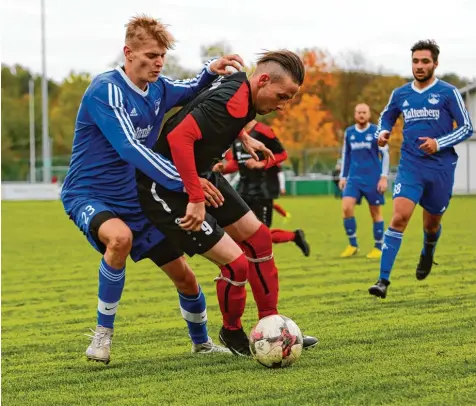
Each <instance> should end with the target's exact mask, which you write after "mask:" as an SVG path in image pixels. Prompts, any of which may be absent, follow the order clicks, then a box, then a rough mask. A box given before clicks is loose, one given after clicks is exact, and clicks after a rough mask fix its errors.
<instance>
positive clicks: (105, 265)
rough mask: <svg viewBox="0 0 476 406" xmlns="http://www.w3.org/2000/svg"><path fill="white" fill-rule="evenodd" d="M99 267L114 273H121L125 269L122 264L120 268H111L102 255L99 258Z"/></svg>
mask: <svg viewBox="0 0 476 406" xmlns="http://www.w3.org/2000/svg"><path fill="white" fill-rule="evenodd" d="M100 267H101V268H102V269H105V270H106V271H107V272H112V273H114V274H118V273H121V272H124V271H125V270H126V267H125V266H123V267H122V268H121V269H116V268H113V267H112V266H111V265H108V263H107V262H106V260H105V259H104V257H102V259H101V265H100Z"/></svg>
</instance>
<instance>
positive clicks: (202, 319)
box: [178, 287, 208, 344]
mask: <svg viewBox="0 0 476 406" xmlns="http://www.w3.org/2000/svg"><path fill="white" fill-rule="evenodd" d="M198 289H199V292H198V294H197V295H184V294H183V293H180V292H178V295H179V302H180V311H181V312H182V317H183V318H184V319H185V321H186V322H187V326H188V333H189V335H190V338H191V339H192V341H193V342H194V343H195V344H202V343H206V342H207V341H208V329H207V302H206V300H205V295H204V293H203V292H202V289H201V288H200V287H198Z"/></svg>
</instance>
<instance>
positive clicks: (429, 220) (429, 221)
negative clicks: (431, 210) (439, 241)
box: [423, 216, 441, 234]
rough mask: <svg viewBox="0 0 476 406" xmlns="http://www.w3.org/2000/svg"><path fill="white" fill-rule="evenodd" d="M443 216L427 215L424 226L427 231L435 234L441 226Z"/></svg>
mask: <svg viewBox="0 0 476 406" xmlns="http://www.w3.org/2000/svg"><path fill="white" fill-rule="evenodd" d="M440 221H441V216H425V219H424V222H423V227H424V229H425V231H426V232H427V233H430V234H435V233H436V232H437V231H438V229H439V228H440Z"/></svg>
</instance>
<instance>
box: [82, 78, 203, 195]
mask: <svg viewBox="0 0 476 406" xmlns="http://www.w3.org/2000/svg"><path fill="white" fill-rule="evenodd" d="M83 103H87V108H88V112H89V114H90V115H91V116H92V118H93V120H94V122H95V123H96V125H97V126H98V127H99V129H100V130H101V132H102V133H103V134H104V136H105V137H106V138H107V140H108V141H109V142H110V143H111V145H112V146H113V148H114V149H115V150H116V151H117V153H118V154H119V156H120V157H121V158H122V159H123V160H124V161H126V162H128V163H130V164H132V165H133V166H134V167H136V168H137V169H139V170H140V171H142V172H144V173H145V174H146V175H147V176H149V177H150V178H151V179H153V180H154V181H155V182H157V183H159V184H161V185H163V186H164V187H168V188H170V189H179V188H181V187H182V181H181V179H180V176H179V174H178V173H177V172H176V171H175V170H173V169H172V168H170V166H167V165H166V164H164V162H163V161H162V160H161V158H160V157H159V156H158V155H157V154H155V153H154V152H153V151H152V150H150V149H149V148H147V147H145V146H144V145H142V144H141V143H140V142H138V141H137V140H136V139H135V132H134V127H133V125H132V122H131V119H130V117H129V114H128V112H127V111H126V109H125V108H124V105H123V95H122V91H121V89H120V88H119V87H118V86H117V85H115V84H113V83H101V84H99V85H98V87H97V88H96V89H94V90H92V91H91V93H90V94H89V95H88V97H85V99H84V100H83ZM202 193H203V192H202Z"/></svg>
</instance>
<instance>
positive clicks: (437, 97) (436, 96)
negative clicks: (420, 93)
mask: <svg viewBox="0 0 476 406" xmlns="http://www.w3.org/2000/svg"><path fill="white" fill-rule="evenodd" d="M439 101H440V95H439V94H438V93H431V94H430V97H428V103H430V104H438V102H439Z"/></svg>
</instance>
